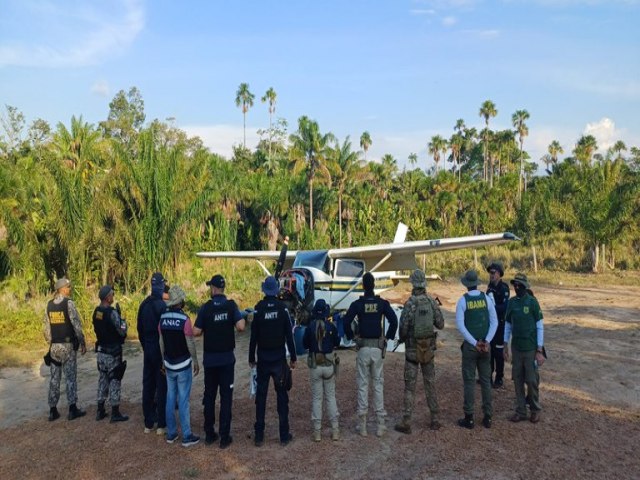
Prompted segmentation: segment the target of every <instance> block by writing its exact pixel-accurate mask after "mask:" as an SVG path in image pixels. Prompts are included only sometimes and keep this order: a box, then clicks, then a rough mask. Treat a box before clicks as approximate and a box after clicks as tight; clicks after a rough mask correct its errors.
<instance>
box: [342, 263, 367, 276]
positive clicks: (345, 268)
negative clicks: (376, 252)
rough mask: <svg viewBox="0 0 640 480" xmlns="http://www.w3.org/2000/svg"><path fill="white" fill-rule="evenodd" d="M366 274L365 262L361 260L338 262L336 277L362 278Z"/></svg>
mask: <svg viewBox="0 0 640 480" xmlns="http://www.w3.org/2000/svg"><path fill="white" fill-rule="evenodd" d="M363 274H364V262H363V261H360V260H342V259H341V260H338V261H337V263H336V277H350V278H354V277H361V276H362V275H363Z"/></svg>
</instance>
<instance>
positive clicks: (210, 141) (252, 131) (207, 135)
mask: <svg viewBox="0 0 640 480" xmlns="http://www.w3.org/2000/svg"><path fill="white" fill-rule="evenodd" d="M180 128H181V129H182V130H184V131H185V132H186V133H187V135H189V136H190V137H193V136H197V137H200V139H201V140H202V143H203V144H204V146H205V147H207V148H208V149H209V150H211V152H212V153H217V154H218V155H222V156H224V157H226V158H231V157H232V156H233V146H234V145H242V140H243V129H242V127H238V126H235V125H186V126H183V127H180ZM259 141H260V137H259V136H258V133H257V129H256V128H252V127H247V148H248V149H250V150H254V149H255V148H256V147H257V146H258V142H259Z"/></svg>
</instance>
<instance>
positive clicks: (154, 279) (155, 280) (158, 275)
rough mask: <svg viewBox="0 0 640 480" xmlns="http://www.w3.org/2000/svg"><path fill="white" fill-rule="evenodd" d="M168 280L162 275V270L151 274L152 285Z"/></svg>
mask: <svg viewBox="0 0 640 480" xmlns="http://www.w3.org/2000/svg"><path fill="white" fill-rule="evenodd" d="M166 281H167V280H166V279H165V278H164V277H163V276H162V273H160V272H155V273H154V274H153V275H151V285H160V284H162V283H165V282H166Z"/></svg>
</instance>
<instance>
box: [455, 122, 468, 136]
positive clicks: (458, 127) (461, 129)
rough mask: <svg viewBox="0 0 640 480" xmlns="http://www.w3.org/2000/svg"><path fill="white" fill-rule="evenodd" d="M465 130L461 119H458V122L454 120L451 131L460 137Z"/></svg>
mask: <svg viewBox="0 0 640 480" xmlns="http://www.w3.org/2000/svg"><path fill="white" fill-rule="evenodd" d="M466 128H467V126H466V125H465V123H464V120H463V119H462V118H459V119H458V120H456V124H455V125H454V126H453V130H454V131H455V132H456V133H457V134H459V135H461V134H462V132H464V130H465V129H466Z"/></svg>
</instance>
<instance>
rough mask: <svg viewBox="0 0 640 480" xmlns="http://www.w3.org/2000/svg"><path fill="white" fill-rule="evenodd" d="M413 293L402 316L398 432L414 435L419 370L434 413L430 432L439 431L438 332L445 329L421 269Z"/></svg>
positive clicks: (412, 278)
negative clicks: (401, 396) (401, 391)
mask: <svg viewBox="0 0 640 480" xmlns="http://www.w3.org/2000/svg"><path fill="white" fill-rule="evenodd" d="M409 280H410V281H411V284H412V285H413V290H412V291H411V297H410V298H409V300H407V303H405V304H404V309H403V310H402V314H401V316H400V341H401V342H405V344H406V347H405V362H404V412H403V416H402V420H401V421H400V422H399V423H398V424H396V426H395V429H396V430H397V431H398V432H401V433H411V416H412V414H413V404H414V397H415V391H416V380H417V377H418V369H420V370H422V380H423V382H424V391H425V395H426V397H427V404H428V405H429V410H430V412H431V424H430V428H431V430H438V429H439V428H440V427H441V425H440V422H439V421H438V412H439V408H438V399H437V396H436V387H435V365H434V358H435V350H436V337H437V333H436V332H435V331H434V327H435V328H437V329H438V330H442V329H443V328H444V317H443V316H442V311H441V310H440V307H439V306H438V303H437V302H436V301H435V300H434V299H433V298H431V297H430V296H429V295H427V291H426V288H427V278H426V276H425V274H424V272H423V271H422V270H415V271H414V272H413V273H412V274H411V276H410V277H409Z"/></svg>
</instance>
